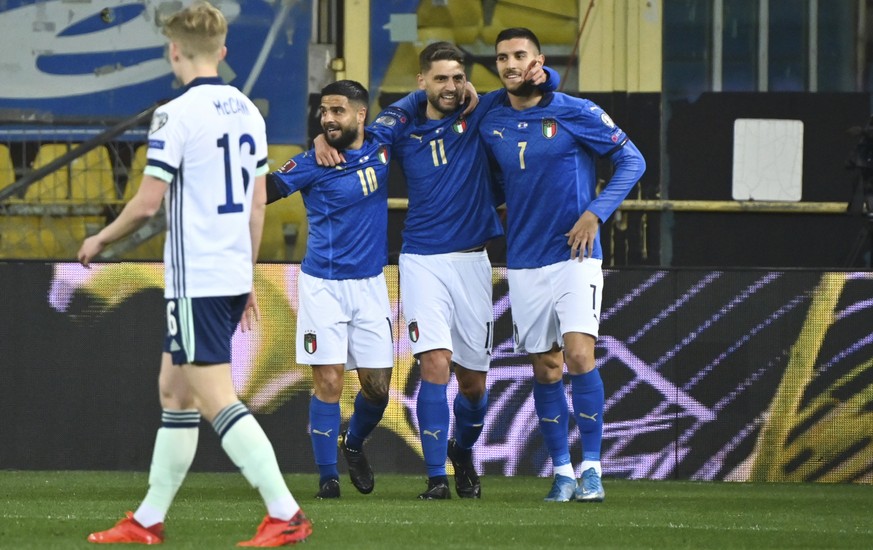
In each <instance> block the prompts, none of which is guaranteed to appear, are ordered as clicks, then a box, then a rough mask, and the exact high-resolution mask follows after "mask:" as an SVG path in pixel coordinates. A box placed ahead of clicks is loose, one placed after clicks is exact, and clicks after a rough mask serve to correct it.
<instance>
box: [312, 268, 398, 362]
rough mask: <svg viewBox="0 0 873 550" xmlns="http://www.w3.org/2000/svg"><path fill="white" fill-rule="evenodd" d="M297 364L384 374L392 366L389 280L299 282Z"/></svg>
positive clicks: (314, 278) (381, 278)
mask: <svg viewBox="0 0 873 550" xmlns="http://www.w3.org/2000/svg"><path fill="white" fill-rule="evenodd" d="M297 296H298V299H299V303H300V307H299V309H298V310H297V346H296V347H297V363H299V364H301V365H342V364H345V366H346V370H354V369H356V368H365V369H383V368H389V367H393V366H394V345H393V342H392V338H393V337H392V333H391V307H390V306H389V305H388V287H387V286H386V285H385V276H384V275H383V274H381V273H380V274H379V275H377V276H375V277H370V278H369V279H345V280H341V281H333V280H329V279H319V278H318V277H312V276H311V275H307V274H306V273H303V272H301V273H300V275H299V276H298V278H297Z"/></svg>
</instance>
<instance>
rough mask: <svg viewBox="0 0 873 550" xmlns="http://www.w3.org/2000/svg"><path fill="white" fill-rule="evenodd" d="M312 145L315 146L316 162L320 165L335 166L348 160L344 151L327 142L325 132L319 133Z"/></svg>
mask: <svg viewBox="0 0 873 550" xmlns="http://www.w3.org/2000/svg"><path fill="white" fill-rule="evenodd" d="M312 145H313V147H315V162H316V163H317V164H318V165H319V166H330V167H334V166H336V165H337V164H341V163H343V162H345V161H346V158H345V157H344V156H343V154H342V153H340V152H339V151H337V150H336V149H334V148H333V147H331V146H330V145H328V144H327V140H326V139H324V134H318V135H317V136H316V137H315V139H314V140H313V142H312Z"/></svg>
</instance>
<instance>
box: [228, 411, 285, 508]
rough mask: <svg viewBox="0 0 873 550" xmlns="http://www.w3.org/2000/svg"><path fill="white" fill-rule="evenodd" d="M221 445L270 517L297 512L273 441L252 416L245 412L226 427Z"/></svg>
mask: <svg viewBox="0 0 873 550" xmlns="http://www.w3.org/2000/svg"><path fill="white" fill-rule="evenodd" d="M230 406H231V407H233V406H234V405H230ZM220 415H221V413H219V416H220ZM221 446H222V448H223V449H224V451H225V452H226V453H227V456H229V457H230V459H231V460H232V461H233V463H234V464H236V465H237V467H239V469H240V471H242V474H243V475H244V476H245V478H246V479H247V480H248V481H249V483H251V485H252V487H255V488H256V489H257V490H258V492H259V493H260V494H261V498H263V499H264V504H266V506H267V513H269V514H270V516H271V517H274V518H277V519H283V520H289V519H291V518H292V517H293V516H294V514H296V513H297V511H298V510H299V509H300V506H299V505H298V504H297V501H296V500H294V497H293V496H292V495H291V491H289V490H288V486H287V485H286V484H285V479H284V478H283V477H282V472H281V471H280V470H279V463H278V462H277V461H276V453H275V452H274V451H273V445H272V444H271V443H270V440H269V439H267V434H265V433H264V430H263V429H262V428H261V425H260V424H258V421H257V420H255V417H254V416H252V415H251V414H245V415H244V416H241V417H240V418H239V419H237V420H236V422H235V423H233V425H232V426H231V427H230V428H227V430H226V431H225V432H224V435H223V436H222V438H221Z"/></svg>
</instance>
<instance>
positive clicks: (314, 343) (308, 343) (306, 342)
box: [303, 332, 318, 355]
mask: <svg viewBox="0 0 873 550" xmlns="http://www.w3.org/2000/svg"><path fill="white" fill-rule="evenodd" d="M303 349H305V350H306V353H308V354H310V355H312V354H313V353H315V350H317V349H318V339H317V338H316V337H315V333H314V332H307V333H306V334H304V335H303Z"/></svg>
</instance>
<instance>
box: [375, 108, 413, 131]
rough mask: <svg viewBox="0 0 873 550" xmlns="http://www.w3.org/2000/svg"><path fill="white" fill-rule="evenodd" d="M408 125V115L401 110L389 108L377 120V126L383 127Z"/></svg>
mask: <svg viewBox="0 0 873 550" xmlns="http://www.w3.org/2000/svg"><path fill="white" fill-rule="evenodd" d="M405 123H406V113H404V112H403V111H401V110H400V109H393V108H391V107H388V108H387V109H385V110H384V111H382V114H380V115H379V116H378V117H377V118H376V120H375V124H381V125H382V126H388V127H391V126H397V124H405Z"/></svg>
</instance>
